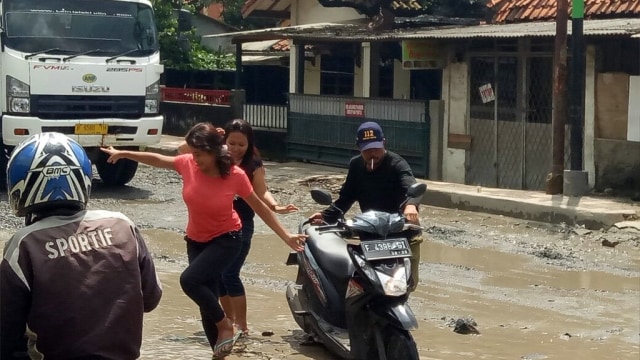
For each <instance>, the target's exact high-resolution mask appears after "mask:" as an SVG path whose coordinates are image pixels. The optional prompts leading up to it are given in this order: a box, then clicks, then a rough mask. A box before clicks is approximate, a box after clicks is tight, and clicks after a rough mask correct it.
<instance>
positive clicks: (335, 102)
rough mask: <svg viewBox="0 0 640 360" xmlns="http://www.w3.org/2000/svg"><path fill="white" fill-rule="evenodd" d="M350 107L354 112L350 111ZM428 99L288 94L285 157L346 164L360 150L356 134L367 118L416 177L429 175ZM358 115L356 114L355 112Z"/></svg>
mask: <svg viewBox="0 0 640 360" xmlns="http://www.w3.org/2000/svg"><path fill="white" fill-rule="evenodd" d="M349 106H351V107H355V108H357V111H356V113H355V114H354V113H349V114H348V113H347V111H346V110H345V109H347V108H348V107H349ZM426 114H428V102H424V101H416V100H399V99H396V100H394V99H370V98H353V97H341V96H321V95H308V94H289V114H288V119H287V120H288V124H287V157H288V158H290V159H298V160H305V161H312V162H318V163H324V164H330V165H335V166H341V167H347V166H348V165H349V159H350V158H351V157H352V156H354V155H356V154H358V150H357V147H356V145H355V136H356V130H357V129H358V126H359V125H360V124H361V123H363V122H365V121H376V122H378V123H379V124H380V126H382V129H383V131H384V135H385V137H386V139H387V143H386V148H387V149H389V150H391V151H393V152H395V153H398V154H399V155H401V156H402V157H403V158H404V159H405V160H406V161H407V162H408V163H409V165H410V166H411V169H412V170H413V173H414V175H415V176H418V177H424V178H427V177H428V176H429V124H430V123H429V121H428V116H427V115H426ZM354 115H355V116H354Z"/></svg>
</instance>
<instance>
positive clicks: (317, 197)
mask: <svg viewBox="0 0 640 360" xmlns="http://www.w3.org/2000/svg"><path fill="white" fill-rule="evenodd" d="M311 198H312V199H313V201H315V202H316V203H318V204H320V205H331V202H332V201H333V199H331V193H330V192H328V191H327V190H324V189H311Z"/></svg>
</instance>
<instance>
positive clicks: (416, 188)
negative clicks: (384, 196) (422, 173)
mask: <svg viewBox="0 0 640 360" xmlns="http://www.w3.org/2000/svg"><path fill="white" fill-rule="evenodd" d="M425 191H427V184H425V183H415V184H413V185H411V186H409V189H408V190H407V197H408V198H412V199H413V198H418V197H421V196H422V195H424V193H425Z"/></svg>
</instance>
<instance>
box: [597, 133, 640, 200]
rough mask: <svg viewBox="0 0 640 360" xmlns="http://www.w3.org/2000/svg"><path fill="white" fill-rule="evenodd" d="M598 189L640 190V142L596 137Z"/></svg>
mask: <svg viewBox="0 0 640 360" xmlns="http://www.w3.org/2000/svg"><path fill="white" fill-rule="evenodd" d="M595 154H596V158H595V162H596V187H595V188H596V190H598V191H602V190H604V189H606V188H613V189H619V190H624V191H631V192H633V191H637V192H640V142H634V141H624V140H610V139H596V141H595Z"/></svg>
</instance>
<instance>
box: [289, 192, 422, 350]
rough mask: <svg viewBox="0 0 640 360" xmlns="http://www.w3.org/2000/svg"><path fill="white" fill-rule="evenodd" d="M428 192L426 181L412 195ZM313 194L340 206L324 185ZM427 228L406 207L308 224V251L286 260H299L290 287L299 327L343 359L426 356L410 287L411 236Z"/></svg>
mask: <svg viewBox="0 0 640 360" xmlns="http://www.w3.org/2000/svg"><path fill="white" fill-rule="evenodd" d="M425 191H426V185H425V184H414V185H412V186H411V187H410V188H409V190H408V192H407V200H408V199H409V198H418V197H421V196H422V195H423V194H424V192H425ZM311 196H312V198H313V199H314V200H315V201H316V202H317V203H319V204H321V205H330V206H333V207H334V208H335V209H338V208H337V207H335V205H333V203H332V199H331V194H330V193H329V192H327V191H325V190H319V189H314V190H311ZM405 204H406V200H405V202H404V203H403V204H402V206H400V209H402V208H403V207H404V205H405ZM338 210H339V209H338ZM340 213H342V211H340ZM421 231H422V228H421V227H419V226H416V225H411V224H407V223H406V222H405V218H404V216H403V215H402V214H401V213H400V212H398V213H396V214H390V213H386V212H379V211H367V212H365V213H362V214H359V215H357V216H355V217H354V218H353V219H352V220H348V221H345V220H344V214H343V216H341V219H340V220H339V221H338V222H337V223H336V224H329V225H319V226H318V225H311V224H310V222H309V220H307V221H304V222H303V223H301V224H300V228H299V233H304V234H307V235H309V238H308V239H307V242H306V246H305V249H304V251H302V252H298V253H295V252H294V253H291V254H290V255H289V258H288V259H287V265H298V275H297V278H296V282H295V283H294V284H290V285H289V286H288V287H287V291H286V295H287V301H288V303H289V307H290V309H291V313H292V314H293V317H294V319H295V320H296V322H297V323H298V325H299V326H300V328H302V330H304V331H305V332H306V333H307V334H309V335H311V336H313V339H314V340H315V341H318V342H321V343H323V344H324V346H326V347H327V348H328V350H329V351H331V352H332V353H334V354H335V355H337V356H339V357H341V358H343V359H362V360H364V359H366V360H372V359H374V360H375V359H379V360H417V359H419V355H418V350H417V347H416V343H415V341H414V340H413V337H412V336H411V332H410V331H411V330H414V329H417V327H418V323H417V320H416V318H415V315H414V314H413V312H412V311H411V308H410V307H409V305H408V304H407V298H408V293H407V288H408V285H409V281H410V279H409V277H410V274H411V263H410V261H409V258H410V257H411V249H410V247H409V241H408V239H409V238H411V236H414V235H416V234H418V233H420V232H421Z"/></svg>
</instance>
